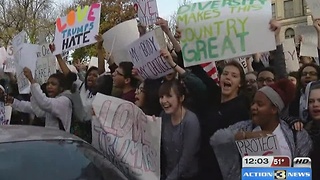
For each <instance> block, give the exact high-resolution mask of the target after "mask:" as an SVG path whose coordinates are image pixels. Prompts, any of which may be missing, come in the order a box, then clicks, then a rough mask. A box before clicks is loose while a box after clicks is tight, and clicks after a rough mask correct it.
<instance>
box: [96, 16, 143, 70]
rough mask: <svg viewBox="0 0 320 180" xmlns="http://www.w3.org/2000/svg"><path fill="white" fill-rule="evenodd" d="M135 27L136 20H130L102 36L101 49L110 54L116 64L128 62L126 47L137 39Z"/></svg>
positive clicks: (137, 34)
mask: <svg viewBox="0 0 320 180" xmlns="http://www.w3.org/2000/svg"><path fill="white" fill-rule="evenodd" d="M137 25H138V24H137V20H136V19H131V20H128V21H125V22H123V23H120V24H118V25H117V26H115V27H113V28H111V29H110V30H108V31H107V32H105V33H104V34H103V36H102V37H103V40H104V41H103V47H104V49H105V50H106V51H107V52H109V53H112V56H113V57H114V61H115V63H116V64H119V63H120V62H123V61H130V57H129V54H128V51H127V49H126V47H127V46H128V45H129V44H131V43H132V42H133V41H135V40H137V39H138V38H139V31H138V28H137Z"/></svg>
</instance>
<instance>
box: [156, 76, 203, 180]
mask: <svg viewBox="0 0 320 180" xmlns="http://www.w3.org/2000/svg"><path fill="white" fill-rule="evenodd" d="M159 96H160V99H159V101H160V104H161V106H162V108H163V110H164V111H163V113H161V115H160V117H161V118H162V135H161V148H162V152H163V153H162V154H161V158H162V161H161V162H162V163H161V169H162V171H161V174H162V178H161V179H165V180H176V179H185V180H193V179H197V173H198V168H199V167H198V156H197V153H198V151H199V147H200V125H199V121H198V118H197V116H196V115H195V114H194V113H193V112H191V111H189V110H188V109H186V108H185V106H184V105H183V101H184V100H185V88H184V87H183V86H182V84H181V83H180V82H179V81H177V80H172V81H167V82H164V83H163V84H162V85H161V87H160V90H159Z"/></svg>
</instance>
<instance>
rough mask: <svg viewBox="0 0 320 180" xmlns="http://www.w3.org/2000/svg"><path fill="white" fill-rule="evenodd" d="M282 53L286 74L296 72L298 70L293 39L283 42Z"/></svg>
mask: <svg viewBox="0 0 320 180" xmlns="http://www.w3.org/2000/svg"><path fill="white" fill-rule="evenodd" d="M283 52H284V56H285V60H286V69H287V72H288V73H289V72H292V71H298V70H299V68H300V66H299V59H298V55H297V50H296V45H295V43H294V39H293V38H291V39H285V40H284V41H283Z"/></svg>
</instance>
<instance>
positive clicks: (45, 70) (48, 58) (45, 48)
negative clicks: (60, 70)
mask: <svg viewBox="0 0 320 180" xmlns="http://www.w3.org/2000/svg"><path fill="white" fill-rule="evenodd" d="M37 57H38V59H37V62H36V70H35V80H36V82H37V83H39V84H40V85H41V84H44V83H46V82H47V80H48V78H49V77H50V75H52V74H54V73H56V58H55V57H54V56H53V55H52V53H51V51H50V49H49V44H43V45H39V47H38V52H37Z"/></svg>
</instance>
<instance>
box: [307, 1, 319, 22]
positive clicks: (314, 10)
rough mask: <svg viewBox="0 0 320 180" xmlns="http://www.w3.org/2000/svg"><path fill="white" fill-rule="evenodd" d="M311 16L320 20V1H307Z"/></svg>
mask: <svg viewBox="0 0 320 180" xmlns="http://www.w3.org/2000/svg"><path fill="white" fill-rule="evenodd" d="M306 1H307V4H308V7H309V9H310V10H311V14H312V16H313V18H314V19H319V18H320V1H319V0H306Z"/></svg>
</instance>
